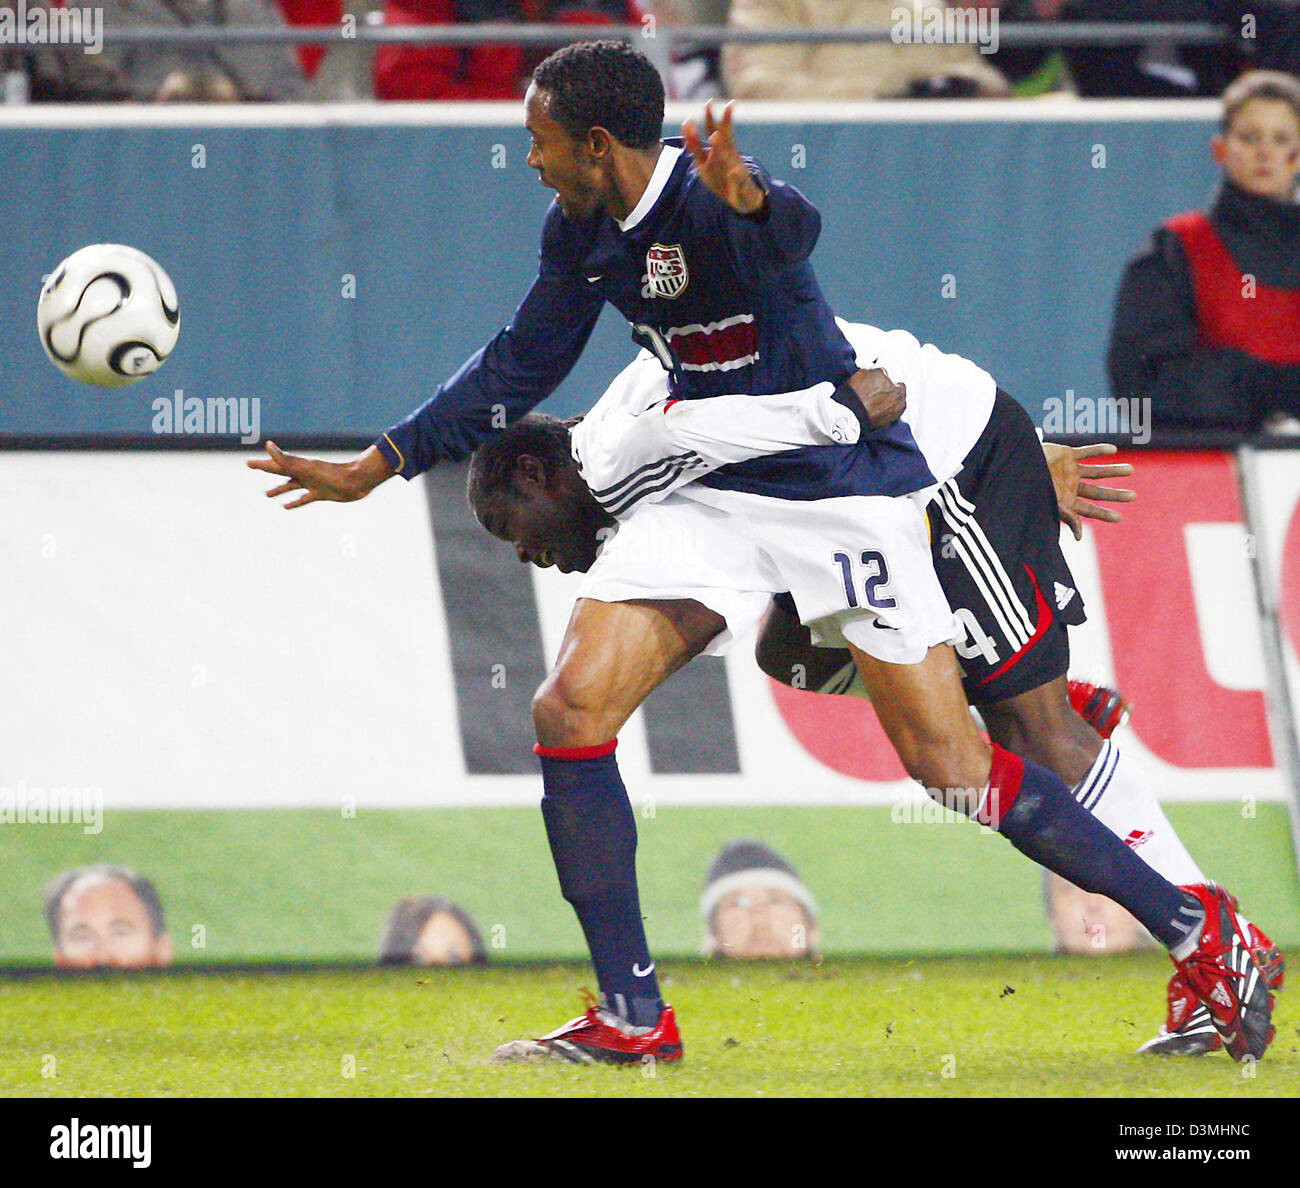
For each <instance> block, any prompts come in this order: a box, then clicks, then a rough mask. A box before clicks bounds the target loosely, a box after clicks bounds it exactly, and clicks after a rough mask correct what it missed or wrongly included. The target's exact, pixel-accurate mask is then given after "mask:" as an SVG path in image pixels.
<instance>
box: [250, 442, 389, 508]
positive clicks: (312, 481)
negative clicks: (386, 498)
mask: <svg viewBox="0 0 1300 1188" xmlns="http://www.w3.org/2000/svg"><path fill="white" fill-rule="evenodd" d="M266 452H267V455H268V456H267V457H265V458H253V459H250V461H249V463H248V465H249V467H250V468H251V469H253V470H261V471H263V472H265V473H266V474H274V475H277V476H279V477H280V478H283V479H285V480H287V481H286V482H283V483H281V484H280V485H279V486H278V487H272V488H271V489H270V490H269V491H267V493H266V495H267V498H268V499H273V498H275V497H276V496H277V495H288V494H291V493H292V492H294V491H301V492H302V494H301V495H299V496H298V498H297V499H292V500H290V501H289V502H288V503H286V504H284V507H285V508H286V509H289V508H295V507H305V506H306V505H307V504H309V503H315V502H317V501H318V500H325V501H327V502H331V503H352V502H353V501H355V500H357V499H364V498H365V497H366V496H367V495H369V494H370V492H371V491H373V490H374V489H375V488H376V487H377V486H379V484H380V483H382V482H383V481H384V480H385V479H387V478H391V477H392V476H393V475H394V474H395V473H396V471H394V470H393V468H392V467H391V466H389V464H388V462H387V460H386V459H385V458H384V456H383V455H382V454H381V453H380V452H379V451H378V450H377V449H376V448H375V447H374V446H371V447H370V448H369V449H368V450H366V452H365V453H363V454H359V455H357V457H355V458H353V459H352V460H351V461H350V462H325V461H322V460H321V459H320V458H301V457H298V456H297V455H296V454H286V453H285V452H284V451H283V450H282V449H281V448H280V447H279V446H278V445H276V444H275V442H273V441H268V442H267V443H266Z"/></svg>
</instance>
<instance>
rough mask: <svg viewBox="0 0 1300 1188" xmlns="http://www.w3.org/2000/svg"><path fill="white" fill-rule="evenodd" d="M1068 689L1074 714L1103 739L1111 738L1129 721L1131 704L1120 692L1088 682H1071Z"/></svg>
mask: <svg viewBox="0 0 1300 1188" xmlns="http://www.w3.org/2000/svg"><path fill="white" fill-rule="evenodd" d="M1068 689H1069V694H1070V704H1071V705H1072V706H1073V707H1074V712H1075V713H1077V714H1078V715H1079V717H1081V718H1082V719H1083V720H1084V721H1085V722H1087V723H1088V725H1089V726H1091V727H1092V728H1093V729H1094V730H1095V731H1096V732H1097V733H1098V734H1100V735H1101V737H1102V738H1110V736H1111V735H1112V734H1114V733H1115V730H1116V728H1117V727H1120V726H1122V725H1124V723H1125V722H1127V721H1128V715H1129V709H1130V707H1129V703H1128V702H1127V701H1125V700H1124V698H1123V697H1121V696H1120V695H1119V692H1118V690H1116V689H1110V688H1107V687H1106V686H1105V685H1090V684H1089V683H1088V682H1087V681H1070V682H1069V685H1068Z"/></svg>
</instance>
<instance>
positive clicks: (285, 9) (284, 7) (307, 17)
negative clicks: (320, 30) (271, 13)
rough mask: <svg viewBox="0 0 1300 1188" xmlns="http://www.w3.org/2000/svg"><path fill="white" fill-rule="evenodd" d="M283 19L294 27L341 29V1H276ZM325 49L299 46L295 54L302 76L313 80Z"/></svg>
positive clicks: (315, 46) (323, 47) (342, 7)
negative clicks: (330, 27)
mask: <svg viewBox="0 0 1300 1188" xmlns="http://www.w3.org/2000/svg"><path fill="white" fill-rule="evenodd" d="M277 3H278V4H279V6H280V12H281V14H282V15H283V16H284V19H285V20H286V21H287V22H288V23H289V24H290V25H293V26H295V27H306V28H310V27H312V26H325V25H328V26H332V27H333V28H335V29H338V28H341V27H342V24H343V10H344V3H343V0H277ZM326 50H327V47H326V46H324V45H300V46H298V47H297V49H296V51H295V53H296V54H297V55H298V65H299V66H300V67H301V68H302V72H303V74H304V75H305V76H306V77H307V78H309V79H312V78H315V77H316V73H317V71H319V70H320V66H321V61H322V59H323V58H324V57H325V54H326Z"/></svg>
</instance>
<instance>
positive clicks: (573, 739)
mask: <svg viewBox="0 0 1300 1188" xmlns="http://www.w3.org/2000/svg"><path fill="white" fill-rule="evenodd" d="M533 729H534V730H535V731H536V733H537V741H538V742H539V743H541V744H542V746H544V747H586V746H596V745H598V744H600V743H603V742H608V741H609V739H610V738H612V737H613V735H614V734H615V733H617V727H611V726H610V724H609V723H608V722H607V721H606V718H605V715H603V714H601V713H600V712H599V711H598V709H597V708H596V707H594V706H590V705H587V704H585V703H584V702H583V699H581V698H579V697H577V696H576V695H575V694H574V692H573V690H572V689H571V688H570V687H569V686H568V684H567V683H566V682H565V681H564V680H563V679H561V678H560V677H558V675H557V674H554V673H553V674H552V675H551V676H549V677H547V679H546V680H545V681H543V682H542V684H541V687H540V688H539V689H538V690H537V692H536V693H535V694H534V695H533Z"/></svg>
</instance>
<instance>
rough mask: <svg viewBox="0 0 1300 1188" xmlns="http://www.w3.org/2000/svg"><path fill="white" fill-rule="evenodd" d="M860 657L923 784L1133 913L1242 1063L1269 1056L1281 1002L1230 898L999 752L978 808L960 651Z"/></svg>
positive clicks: (885, 720) (1037, 770) (1037, 769)
mask: <svg viewBox="0 0 1300 1188" xmlns="http://www.w3.org/2000/svg"><path fill="white" fill-rule="evenodd" d="M850 644H851V646H852V641H850ZM944 652H947V653H948V655H946V656H945V655H943V654H942V653H944ZM853 654H854V660H855V662H856V663H857V665H858V668H859V671H860V672H861V675H862V679H863V683H864V684H865V685H866V687H867V690H868V692H869V693H870V694H871V699H872V701H873V702H874V703H875V705H876V706H877V713H878V715H879V717H880V722H881V725H882V726H883V727H884V729H885V733H886V734H887V735H888V736H889V739H890V742H891V743H893V744H894V746H895V749H896V750H897V751H898V753H899V757H900V759H902V761H903V764H904V766H905V767H906V768H907V770H908V773H909V774H910V775H912V777H913V778H914V779H920V780H921V781H922V782H923V783H924V784H925V785H926V788H927V791H928V792H930V794H931V795H932V796H935V797H936V798H937V799H941V800H942V801H943V802H944V803H945V804H946V805H947V806H948V807H950V808H954V809H957V810H958V811H962V812H965V813H967V814H968V815H971V816H973V817H974V818H975V819H976V820H979V821H982V822H983V823H984V824H987V825H990V826H991V827H992V828H994V829H996V830H997V831H998V832H999V833H1001V834H1003V835H1004V836H1005V837H1006V838H1007V840H1008V841H1009V842H1011V844H1012V845H1013V846H1015V847H1016V849H1018V850H1019V851H1020V852H1021V853H1022V854H1024V855H1026V856H1027V857H1029V858H1031V859H1033V860H1034V861H1035V862H1038V863H1040V864H1041V865H1043V866H1045V867H1047V869H1049V870H1051V871H1054V872H1055V873H1056V874H1059V875H1060V876H1061V877H1063V878H1065V879H1068V880H1069V881H1070V882H1072V883H1074V884H1075V885H1076V886H1078V887H1081V888H1083V889H1084V890H1085V891H1094V892H1098V893H1100V894H1103V895H1106V896H1108V897H1110V898H1111V899H1113V900H1115V902H1117V903H1118V904H1120V905H1121V906H1122V907H1124V908H1127V909H1128V911H1129V912H1130V913H1131V914H1132V915H1134V916H1135V917H1136V918H1137V919H1138V920H1139V921H1140V922H1141V923H1142V924H1143V925H1145V926H1146V928H1147V930H1148V931H1149V932H1151V933H1152V935H1154V936H1155V937H1156V938H1157V939H1158V940H1159V941H1161V942H1162V943H1163V944H1164V945H1166V946H1167V947H1168V948H1169V949H1170V953H1171V956H1172V957H1173V959H1174V962H1175V966H1176V967H1177V969H1178V972H1179V973H1180V974H1181V975H1182V977H1183V979H1184V981H1185V982H1186V984H1187V985H1188V987H1189V988H1190V989H1191V990H1192V993H1193V994H1194V995H1195V997H1196V998H1197V999H1198V1000H1199V1002H1200V1003H1201V1005H1202V1006H1204V1007H1205V1008H1206V1010H1207V1011H1208V1012H1209V1014H1210V1018H1211V1022H1212V1025H1213V1026H1214V1028H1215V1030H1216V1031H1217V1032H1218V1034H1219V1036H1220V1038H1221V1039H1222V1041H1223V1043H1224V1046H1225V1047H1226V1048H1227V1049H1228V1051H1229V1053H1230V1054H1231V1055H1232V1057H1233V1058H1234V1059H1236V1060H1244V1059H1247V1058H1249V1059H1258V1058H1259V1057H1260V1056H1262V1055H1263V1054H1264V1052H1265V1050H1266V1049H1267V1047H1268V1045H1269V1043H1271V1042H1272V1039H1273V1026H1272V1022H1271V1016H1272V1009H1273V998H1272V993H1271V991H1270V990H1269V987H1268V983H1267V980H1266V978H1265V976H1264V974H1263V973H1262V971H1261V970H1260V968H1259V966H1258V965H1257V964H1256V962H1255V960H1254V958H1253V957H1252V955H1251V952H1250V948H1249V943H1248V939H1247V937H1248V934H1247V932H1246V928H1245V924H1244V922H1243V921H1242V920H1241V919H1240V917H1239V916H1238V915H1237V913H1236V911H1235V907H1234V906H1233V905H1232V903H1231V900H1230V899H1229V897H1228V896H1227V895H1226V894H1225V893H1224V892H1222V891H1221V890H1220V889H1219V888H1217V887H1213V886H1211V887H1208V888H1207V887H1187V888H1180V887H1177V886H1175V885H1174V884H1172V883H1170V882H1169V881H1168V880H1166V879H1164V878H1162V877H1161V876H1160V875H1158V874H1157V873H1156V872H1155V871H1154V870H1152V869H1151V868H1150V867H1149V866H1147V865H1146V864H1145V863H1143V862H1142V861H1141V859H1139V858H1138V857H1137V856H1136V855H1135V854H1134V853H1133V852H1132V851H1131V850H1130V849H1129V848H1128V847H1127V846H1125V844H1124V843H1123V842H1122V841H1121V840H1120V839H1119V838H1118V837H1116V836H1115V834H1114V833H1113V832H1111V831H1110V830H1109V829H1107V827H1106V826H1105V825H1103V824H1102V823H1101V822H1100V821H1098V820H1097V818H1096V817H1094V816H1093V815H1092V814H1090V813H1089V812H1088V811H1087V810H1086V809H1085V808H1084V807H1083V806H1082V805H1080V804H1079V803H1078V802H1077V801H1076V800H1075V799H1074V797H1073V795H1072V794H1071V792H1070V789H1069V787H1068V786H1067V785H1066V784H1065V782H1064V781H1063V780H1061V778H1060V777H1059V776H1056V775H1054V774H1053V773H1052V772H1050V771H1049V770H1047V769H1046V768H1044V767H1042V766H1040V765H1038V764H1036V763H1034V762H1033V761H1032V760H1024V759H1022V758H1020V757H1019V756H1017V755H1015V754H1014V753H1012V752H1009V751H1007V750H1005V749H1003V748H1002V747H1000V746H997V745H996V744H994V745H993V747H992V749H991V752H990V758H991V762H990V764H989V766H988V767H987V768H985V769H984V771H985V774H984V777H983V779H984V783H985V789H984V792H983V794H982V795H981V796H980V798H979V800H978V807H974V808H973V807H972V799H973V795H972V792H971V790H970V783H969V781H971V779H972V774H973V773H976V774H975V775H974V778H975V780H977V781H978V780H979V778H980V777H979V775H978V774H977V773H978V772H979V771H980V762H981V761H980V759H979V758H978V755H979V751H978V749H977V748H976V747H975V746H974V745H973V744H972V742H971V735H974V737H975V742H976V743H978V744H983V740H982V739H980V737H979V735H978V732H977V731H975V728H974V725H973V723H972V722H971V719H970V715H969V713H967V712H966V711H965V699H964V695H963V694H962V691H961V686H960V680H959V679H958V677H957V666H956V660H955V658H954V657H953V656H952V654H951V648H947V647H944V648H938V649H931V650H930V653H929V654H927V656H926V658H925V660H923V661H922V662H921V663H920V664H918V665H889V664H884V663H882V662H881V661H879V660H876V659H874V658H873V657H871V656H868V655H867V654H865V653H863V652H862V651H861V650H860V649H858V648H857V647H856V646H854V647H853ZM983 745H985V746H987V745H988V744H983ZM943 748H947V749H948V750H949V752H950V753H949V755H947V756H944V755H943V754H942V749H943ZM975 786H976V787H978V783H977V784H976V785H975Z"/></svg>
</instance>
